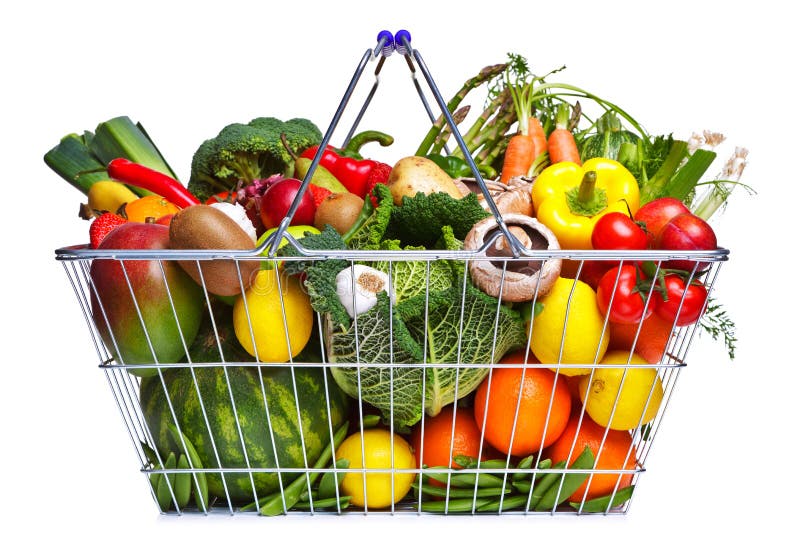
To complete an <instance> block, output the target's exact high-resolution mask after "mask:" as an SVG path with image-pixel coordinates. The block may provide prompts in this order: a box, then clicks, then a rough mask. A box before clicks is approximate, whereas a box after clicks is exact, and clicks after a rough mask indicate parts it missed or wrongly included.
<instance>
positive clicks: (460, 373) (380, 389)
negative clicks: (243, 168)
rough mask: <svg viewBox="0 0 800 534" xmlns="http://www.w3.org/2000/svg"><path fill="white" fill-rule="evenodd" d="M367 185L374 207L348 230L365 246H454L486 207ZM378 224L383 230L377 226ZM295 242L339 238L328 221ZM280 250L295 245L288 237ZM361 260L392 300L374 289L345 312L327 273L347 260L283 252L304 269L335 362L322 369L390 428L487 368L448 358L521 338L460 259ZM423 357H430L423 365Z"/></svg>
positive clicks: (435, 407)
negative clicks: (400, 196)
mask: <svg viewBox="0 0 800 534" xmlns="http://www.w3.org/2000/svg"><path fill="white" fill-rule="evenodd" d="M384 189H385V191H383V190H384ZM375 191H376V193H377V195H378V197H379V203H378V207H377V208H376V209H374V210H373V211H372V212H369V213H368V215H367V216H366V217H365V218H364V221H363V223H362V225H361V227H360V228H359V229H358V230H357V231H356V232H355V233H354V234H353V236H352V237H353V238H354V239H355V238H357V240H358V241H359V242H360V243H364V244H366V246H368V247H373V248H382V249H386V250H421V249H422V248H423V245H432V246H435V247H439V248H440V249H450V250H460V249H461V248H462V242H461V239H463V237H464V236H465V235H466V233H467V232H468V231H469V229H470V228H471V227H472V224H473V223H474V222H475V221H476V220H481V219H483V218H484V217H485V216H486V212H484V211H483V208H481V207H480V205H479V204H478V203H477V200H476V198H475V196H474V195H472V198H466V199H461V200H457V199H453V198H452V197H449V196H448V195H445V194H436V193H434V194H432V195H428V196H427V197H425V196H424V195H418V196H417V197H415V198H406V199H405V202H404V203H403V205H402V206H394V207H391V208H390V207H389V206H388V204H386V203H385V199H387V198H390V197H389V196H388V188H386V187H385V186H382V185H380V184H379V185H378V186H376V188H375ZM366 211H368V210H366ZM387 215H388V218H387ZM387 221H388V224H387ZM412 223H413V224H412ZM450 223H454V224H456V225H457V226H458V228H455V227H452V226H450ZM382 229H383V230H385V234H386V235H380V233H381V230H382ZM359 235H360V236H361V237H358V236H359ZM388 235H391V238H387V236H388ZM379 238H380V239H379ZM300 243H301V244H302V245H303V246H304V247H305V248H308V249H312V250H313V249H337V250H342V249H344V248H345V244H344V241H343V239H342V238H341V237H340V236H338V235H336V234H335V231H334V230H333V229H326V230H325V231H323V232H322V233H321V234H318V235H308V236H307V237H304V238H302V239H301V240H300ZM352 243H353V241H351V242H350V244H351V245H352ZM376 244H377V247H375V245H376ZM281 252H282V253H285V254H286V255H294V254H295V253H296V251H295V250H294V249H293V248H292V247H290V246H287V247H284V249H282V250H281ZM365 263H368V264H369V265H370V266H372V267H374V268H378V269H380V270H382V271H383V272H386V273H387V274H388V273H389V271H391V276H392V285H393V289H394V291H395V292H396V299H395V303H394V304H393V303H392V302H390V299H389V296H388V294H387V293H386V292H385V291H382V292H379V293H378V294H377V304H376V305H375V306H374V307H372V308H371V309H370V310H368V311H366V312H363V313H361V314H359V315H358V316H356V318H355V319H354V320H351V319H350V317H349V315H348V314H347V311H346V310H345V309H344V306H342V304H341V302H340V301H339V298H338V294H337V293H336V275H337V274H338V273H339V272H340V271H342V270H344V269H346V268H347V267H349V266H350V262H348V261H344V260H334V259H328V260H324V261H316V262H314V261H301V262H287V264H289V265H287V267H286V271H287V272H288V273H289V274H297V273H299V272H303V273H305V275H306V279H305V282H304V283H305V286H306V288H307V290H308V294H309V295H310V297H311V305H312V307H313V308H314V310H315V311H317V312H320V313H321V314H323V316H324V337H325V343H326V354H327V355H328V358H329V359H330V361H331V362H335V363H337V364H343V365H337V366H335V367H333V368H332V369H331V373H332V374H333V377H334V379H335V380H336V382H337V384H338V385H339V386H340V387H341V388H342V390H344V391H345V392H347V393H348V394H349V395H351V396H353V397H355V398H358V399H359V400H362V401H365V402H367V403H369V404H371V405H373V406H375V407H377V408H378V409H380V410H381V413H382V415H383V417H384V419H385V420H387V421H392V422H393V423H394V425H395V426H397V427H398V428H403V427H408V426H410V425H413V424H414V423H416V422H417V421H419V419H420V418H421V417H422V414H423V411H425V412H427V413H429V414H431V415H435V414H437V413H439V411H440V410H441V409H442V407H443V406H445V405H447V404H450V403H453V402H455V401H456V400H457V399H458V398H462V397H464V396H466V395H468V394H469V393H471V392H472V391H473V390H474V389H475V388H476V387H477V386H478V384H479V383H480V381H481V380H483V378H484V376H485V375H486V374H487V373H488V367H477V366H476V367H474V368H470V367H464V368H458V367H457V366H456V365H455V364H458V363H461V364H473V363H481V364H488V363H491V362H496V361H498V360H499V359H500V358H501V357H502V356H503V355H505V353H506V352H508V351H509V350H512V349H515V348H519V347H521V346H523V345H524V344H525V342H526V335H525V327H524V322H523V320H522V317H521V316H520V314H519V313H518V312H516V311H514V310H512V309H510V308H508V307H507V306H504V305H501V304H500V303H499V302H498V301H497V299H495V298H492V297H490V296H488V295H486V294H485V293H483V292H481V291H480V290H478V289H476V288H475V287H473V286H472V285H471V283H470V282H469V280H468V277H467V276H465V266H464V262H461V261H450V260H431V261H426V260H411V261H393V262H391V269H389V263H388V262H383V261H378V262H365ZM465 284H466V285H465ZM423 363H427V364H436V365H434V366H431V367H428V368H423V367H422V366H421V365H420V364H423ZM350 364H353V365H350ZM356 364H358V365H356ZM397 364H409V365H408V366H402V365H401V366H398V365H397Z"/></svg>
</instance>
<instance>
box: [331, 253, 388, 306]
mask: <svg viewBox="0 0 800 534" xmlns="http://www.w3.org/2000/svg"><path fill="white" fill-rule="evenodd" d="M381 291H386V293H387V294H388V295H389V299H390V300H391V302H392V303H394V291H392V285H391V283H390V282H389V275H388V274H386V273H385V272H383V271H379V270H378V269H373V268H372V267H368V266H366V265H353V266H352V267H348V268H346V269H343V270H342V271H341V272H339V274H337V275H336V294H337V295H338V296H339V301H340V302H341V303H342V306H344V307H345V309H346V310H347V313H348V315H350V317H351V318H355V317H356V315H359V314H361V313H364V312H366V311H369V310H371V309H372V307H373V306H375V305H376V304H377V303H378V293H380V292H381Z"/></svg>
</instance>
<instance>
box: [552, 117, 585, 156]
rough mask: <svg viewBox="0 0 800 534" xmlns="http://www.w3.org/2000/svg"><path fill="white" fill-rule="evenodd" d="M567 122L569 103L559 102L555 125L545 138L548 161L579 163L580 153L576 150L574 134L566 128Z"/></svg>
mask: <svg viewBox="0 0 800 534" xmlns="http://www.w3.org/2000/svg"><path fill="white" fill-rule="evenodd" d="M568 122H569V104H561V105H559V106H558V111H557V112H556V127H555V129H554V130H553V131H552V132H550V137H549V138H548V139H547V153H548V154H549V156H550V163H551V164H553V163H558V162H561V161H571V162H573V163H577V164H578V165H580V164H581V155H580V152H578V145H577V143H575V136H573V135H572V132H571V131H570V130H569V129H567V123H568Z"/></svg>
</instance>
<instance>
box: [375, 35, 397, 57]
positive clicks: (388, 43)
mask: <svg viewBox="0 0 800 534" xmlns="http://www.w3.org/2000/svg"><path fill="white" fill-rule="evenodd" d="M381 41H383V48H382V50H381V54H382V55H383V56H384V57H389V56H391V55H392V53H393V52H394V36H392V32H390V31H388V30H382V31H381V32H380V33H379V34H378V43H379V44H380V42H381Z"/></svg>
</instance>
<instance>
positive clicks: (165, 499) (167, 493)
mask: <svg viewBox="0 0 800 534" xmlns="http://www.w3.org/2000/svg"><path fill="white" fill-rule="evenodd" d="M176 463H177V459H176V458H175V453H174V452H171V453H169V456H167V460H166V461H165V462H164V469H175V465H176ZM174 487H175V473H169V474H167V473H161V478H159V479H158V487H157V488H156V500H157V501H158V506H159V507H160V508H161V511H162V512H166V511H167V510H169V506H170V503H171V502H172V488H174Z"/></svg>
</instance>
